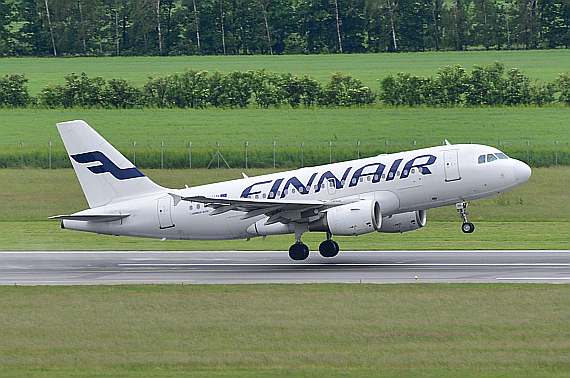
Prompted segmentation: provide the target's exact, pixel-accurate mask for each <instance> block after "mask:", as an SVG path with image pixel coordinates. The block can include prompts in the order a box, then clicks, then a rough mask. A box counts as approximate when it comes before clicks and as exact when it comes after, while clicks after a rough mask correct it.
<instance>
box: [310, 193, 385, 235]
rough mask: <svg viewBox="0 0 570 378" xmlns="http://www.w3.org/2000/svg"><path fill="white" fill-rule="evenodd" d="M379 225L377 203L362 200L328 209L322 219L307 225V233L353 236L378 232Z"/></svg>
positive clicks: (378, 207) (379, 216)
mask: <svg viewBox="0 0 570 378" xmlns="http://www.w3.org/2000/svg"><path fill="white" fill-rule="evenodd" d="M381 223H382V214H381V213H380V204H379V203H378V201H376V200H364V201H358V202H354V203H349V204H347V205H341V206H337V207H333V208H332V209H329V210H328V211H327V213H326V215H325V216H324V217H323V218H321V219H319V220H318V221H315V222H312V223H310V224H309V231H324V232H330V233H331V234H333V235H341V236H355V235H362V234H367V233H369V232H373V231H378V230H379V229H380V225H381Z"/></svg>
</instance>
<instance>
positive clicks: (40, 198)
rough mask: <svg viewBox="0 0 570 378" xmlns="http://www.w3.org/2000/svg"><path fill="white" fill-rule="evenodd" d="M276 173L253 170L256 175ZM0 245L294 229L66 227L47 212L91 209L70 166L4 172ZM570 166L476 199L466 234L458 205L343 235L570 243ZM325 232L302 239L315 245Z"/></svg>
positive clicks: (161, 246) (535, 245)
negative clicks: (384, 228)
mask: <svg viewBox="0 0 570 378" xmlns="http://www.w3.org/2000/svg"><path fill="white" fill-rule="evenodd" d="M268 172H271V170H251V171H248V173H249V174H250V176H255V175H259V174H263V173H268ZM145 173H146V174H147V175H148V176H149V177H150V178H151V179H153V180H155V181H156V182H157V183H159V184H161V185H163V186H166V187H172V188H181V187H184V185H185V184H188V185H191V186H196V185H200V184H205V183H209V182H215V181H223V180H229V179H234V178H238V177H240V176H241V171H240V170H225V169H220V170H217V169H214V170H145ZM0 183H1V185H2V192H0V225H1V228H0V250H4V251H6V250H286V249H287V248H288V246H289V245H290V244H291V242H292V240H293V238H292V236H290V235H284V236H270V237H268V238H267V239H266V241H265V242H262V241H261V239H260V238H257V239H253V240H251V241H249V242H247V241H245V240H238V241H216V242H198V241H190V242H186V241H165V242H160V241H157V240H148V239H139V238H127V237H113V236H101V235H94V234H86V233H81V232H74V231H69V230H61V229H60V228H59V224H58V222H57V221H47V220H46V218H47V217H49V216H52V215H57V214H71V213H74V212H77V211H80V210H83V209H85V208H87V207H88V206H87V203H86V201H85V198H84V197H83V192H82V191H81V188H80V186H79V183H78V181H77V179H76V178H75V174H74V172H73V170H71V169H59V170H51V171H50V170H36V169H25V170H17V169H14V170H10V169H5V170H0ZM569 186H570V168H567V167H564V168H562V167H561V168H557V169H555V168H549V169H547V168H541V169H534V170H533V175H532V177H531V179H530V180H529V181H528V182H527V183H526V184H525V185H523V186H522V187H520V188H517V189H515V190H513V191H511V192H508V193H505V194H503V195H500V196H496V197H492V198H489V199H486V200H481V201H475V202H473V203H472V204H471V206H470V207H469V211H470V213H471V214H470V215H469V219H470V220H471V221H473V222H475V224H476V231H475V233H473V234H471V235H465V234H463V233H462V232H461V231H460V219H459V216H458V214H457V212H456V211H455V209H454V208H453V207H444V208H439V209H433V210H429V211H428V223H427V226H426V227H424V228H422V229H420V230H417V231H414V232H409V233H405V234H378V233H373V234H368V235H362V236H359V237H337V238H336V239H337V240H338V242H339V243H340V244H341V248H342V249H344V250H370V249H372V250H374V249H382V250H399V249H403V250H405V249H412V250H414V249H457V248H459V249H568V248H569V244H568V240H569V239H570V228H569V227H568V222H569V221H570V192H569V191H568V187H569ZM322 237H323V235H322V234H321V233H308V234H306V235H305V236H303V240H304V241H305V242H306V243H307V244H308V245H309V247H310V248H311V249H312V250H316V249H317V248H318V243H320V242H321V241H322Z"/></svg>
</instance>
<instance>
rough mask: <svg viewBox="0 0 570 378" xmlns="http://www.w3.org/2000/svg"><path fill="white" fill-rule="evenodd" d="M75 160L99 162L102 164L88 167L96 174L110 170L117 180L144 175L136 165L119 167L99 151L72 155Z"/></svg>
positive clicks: (79, 161)
mask: <svg viewBox="0 0 570 378" xmlns="http://www.w3.org/2000/svg"><path fill="white" fill-rule="evenodd" d="M71 157H72V158H73V160H75V161H76V162H78V163H81V164H85V163H94V162H99V163H101V164H100V165H95V166H93V167H87V169H89V170H90V171H91V172H93V173H95V174H99V173H105V172H108V173H110V174H112V175H113V177H114V178H116V179H117V180H127V179H132V178H136V177H144V175H143V174H142V172H141V171H139V170H138V169H137V168H136V167H133V168H123V169H121V168H119V167H117V165H116V164H115V163H113V162H112V161H111V160H110V159H109V158H108V157H107V156H105V154H104V153H102V152H99V151H93V152H85V153H83V154H77V155H71Z"/></svg>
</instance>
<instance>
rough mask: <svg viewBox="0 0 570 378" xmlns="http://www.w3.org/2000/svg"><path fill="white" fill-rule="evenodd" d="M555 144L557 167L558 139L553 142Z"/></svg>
mask: <svg viewBox="0 0 570 378" xmlns="http://www.w3.org/2000/svg"><path fill="white" fill-rule="evenodd" d="M554 144H555V145H556V168H558V141H556V142H554Z"/></svg>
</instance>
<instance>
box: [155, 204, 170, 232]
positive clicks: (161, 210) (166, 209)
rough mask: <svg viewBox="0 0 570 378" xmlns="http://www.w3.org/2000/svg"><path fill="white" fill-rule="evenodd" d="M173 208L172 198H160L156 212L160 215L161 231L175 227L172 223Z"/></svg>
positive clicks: (159, 224)
mask: <svg viewBox="0 0 570 378" xmlns="http://www.w3.org/2000/svg"><path fill="white" fill-rule="evenodd" d="M171 206H172V197H171V196H167V197H162V198H159V199H158V201H157V208H156V211H157V214H158V227H159V228H161V229H163V228H170V227H174V223H172V214H171V211H170V208H171Z"/></svg>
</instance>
